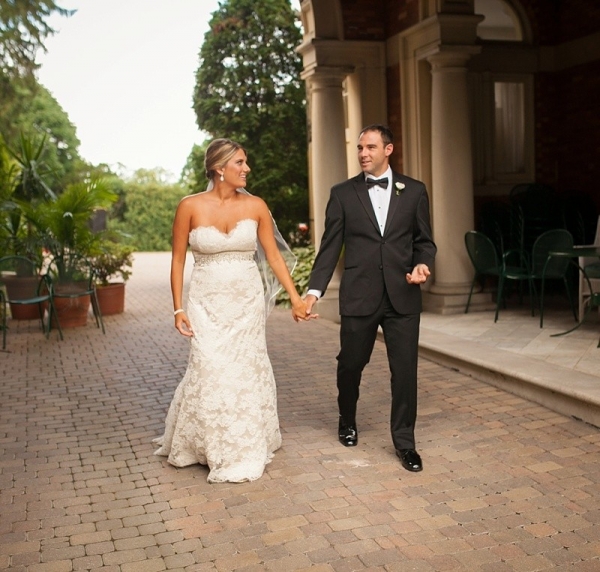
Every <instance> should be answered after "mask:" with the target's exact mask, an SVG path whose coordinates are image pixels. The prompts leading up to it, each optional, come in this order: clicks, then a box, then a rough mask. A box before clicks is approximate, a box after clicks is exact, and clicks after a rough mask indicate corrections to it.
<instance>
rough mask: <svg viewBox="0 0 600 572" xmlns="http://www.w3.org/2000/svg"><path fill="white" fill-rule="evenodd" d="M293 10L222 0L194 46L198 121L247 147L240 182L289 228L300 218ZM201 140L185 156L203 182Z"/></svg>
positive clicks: (302, 121) (303, 180)
mask: <svg viewBox="0 0 600 572" xmlns="http://www.w3.org/2000/svg"><path fill="white" fill-rule="evenodd" d="M298 24H299V20H298V16H297V14H296V13H295V12H294V11H293V10H292V8H291V6H290V2H289V0H263V1H261V2H256V1H255V0H227V1H225V2H222V3H220V4H219V8H218V10H216V11H215V12H213V14H212V18H211V21H210V30H209V32H207V33H206V35H205V38H204V43H203V45H202V48H201V50H200V65H199V68H198V70H197V73H196V88H195V92H194V98H193V100H194V109H195V111H196V116H197V121H198V126H199V127H200V129H201V130H203V131H205V132H207V133H209V134H210V135H211V136H212V137H229V138H231V139H235V140H236V141H238V142H239V143H241V144H242V145H243V146H244V147H245V148H246V149H247V151H248V157H249V164H250V166H251V168H252V173H251V174H250V179H249V186H248V190H249V191H250V192H252V193H253V194H256V195H259V196H261V197H262V198H264V199H265V200H266V201H267V203H268V205H269V207H270V209H271V211H272V213H273V216H274V217H275V220H276V221H277V223H278V226H279V227H280V229H281V230H282V232H283V233H284V234H287V235H289V234H290V233H291V232H293V230H294V228H295V227H296V226H297V224H298V223H300V222H306V220H307V219H308V174H307V161H306V111H305V90H304V84H303V82H302V80H301V79H300V72H301V69H302V63H301V60H300V57H299V56H298V54H297V53H296V51H295V50H296V47H297V46H298V45H299V44H300V41H301V32H300V28H299V26H298ZM203 159H204V153H203V149H202V148H196V149H195V150H194V152H193V153H192V157H191V159H190V160H191V161H192V163H193V165H194V170H195V171H196V181H198V185H199V187H200V189H202V188H203V187H204V185H205V181H206V179H205V177H204V169H203V165H202V161H203Z"/></svg>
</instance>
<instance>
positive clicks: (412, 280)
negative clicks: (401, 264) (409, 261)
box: [406, 264, 431, 284]
mask: <svg viewBox="0 0 600 572" xmlns="http://www.w3.org/2000/svg"><path fill="white" fill-rule="evenodd" d="M430 274H431V272H430V271H429V267H428V266H427V264H417V265H416V266H415V267H414V268H413V271H412V272H411V273H410V274H407V275H406V281H407V282H408V283H409V284H423V283H425V281H426V280H427V278H429V275H430Z"/></svg>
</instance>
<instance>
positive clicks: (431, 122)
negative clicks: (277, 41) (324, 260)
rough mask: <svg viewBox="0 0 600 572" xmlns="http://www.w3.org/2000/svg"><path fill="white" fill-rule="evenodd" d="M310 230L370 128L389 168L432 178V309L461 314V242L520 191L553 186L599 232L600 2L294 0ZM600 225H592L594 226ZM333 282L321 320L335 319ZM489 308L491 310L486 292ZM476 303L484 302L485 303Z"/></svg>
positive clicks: (464, 278) (467, 269)
mask: <svg viewBox="0 0 600 572" xmlns="http://www.w3.org/2000/svg"><path fill="white" fill-rule="evenodd" d="M299 5H300V9H301V14H302V23H303V33H304V37H303V42H302V44H301V45H300V46H299V47H298V52H299V53H300V54H301V56H302V58H303V64H304V70H303V78H304V80H305V81H306V86H307V103H308V106H307V109H308V112H307V113H308V124H309V141H308V162H309V173H310V204H311V227H312V229H313V238H314V241H315V243H316V245H317V246H318V244H319V240H320V236H321V234H322V232H323V225H324V214H325V205H326V203H327V199H328V195H329V189H330V187H331V186H332V185H333V184H335V183H337V182H339V181H341V180H343V179H346V178H348V177H349V176H352V175H354V174H356V173H357V172H358V170H359V168H358V162H357V158H356V140H357V137H358V133H359V131H360V129H361V127H363V126H365V125H367V124H370V123H385V124H387V125H388V126H389V127H390V128H391V129H392V131H393V132H394V133H395V136H396V142H395V151H394V154H393V155H392V167H393V168H394V169H396V170H398V171H400V172H402V173H404V174H406V175H409V176H411V177H414V178H417V179H420V180H422V181H424V182H425V184H426V185H427V188H428V190H429V193H430V199H431V209H432V224H433V232H434V237H435V240H436V243H437V246H438V256H437V260H436V265H435V269H434V275H433V280H432V281H431V284H429V285H428V288H427V290H426V292H425V294H424V302H425V307H426V309H428V310H430V311H437V312H441V313H454V312H460V311H463V310H464V304H465V300H466V294H467V293H468V289H469V286H470V283H471V279H472V272H473V271H472V267H471V264H470V262H469V259H468V256H467V253H466V250H465V247H464V234H465V232H466V231H468V230H471V229H473V228H476V227H477V225H478V220H479V213H480V212H481V210H482V209H483V208H484V207H485V205H486V204H489V203H493V202H497V203H501V202H508V201H509V197H510V193H511V189H513V188H514V187H515V186H516V185H520V184H525V183H533V182H535V183H539V184H543V185H545V186H547V188H551V189H553V190H555V191H556V192H557V194H558V195H560V196H561V197H562V200H564V201H566V202H567V203H569V202H571V203H572V204H573V205H575V206H576V208H578V209H579V210H580V211H582V212H581V216H580V218H582V219H583V220H584V222H585V224H586V226H587V228H586V233H585V234H586V237H589V236H590V235H591V236H592V237H593V233H594V230H595V223H596V220H597V213H598V212H599V211H600V185H599V184H598V181H599V180H600V160H599V159H600V3H598V2H596V1H594V0H299ZM592 227H593V228H592ZM336 285H337V277H334V280H333V281H332V284H331V285H330V289H329V290H328V294H327V297H326V298H327V302H326V301H325V299H324V300H323V302H321V304H322V305H323V308H320V312H321V313H323V314H325V315H330V316H331V317H335V315H337V296H336ZM480 301H481V303H482V304H485V296H484V295H483V294H481V298H480ZM476 303H477V302H476Z"/></svg>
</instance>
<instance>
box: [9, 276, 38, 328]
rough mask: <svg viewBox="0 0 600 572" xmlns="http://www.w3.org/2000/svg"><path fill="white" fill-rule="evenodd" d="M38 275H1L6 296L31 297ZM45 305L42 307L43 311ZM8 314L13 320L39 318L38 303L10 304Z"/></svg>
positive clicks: (33, 293)
mask: <svg viewBox="0 0 600 572" xmlns="http://www.w3.org/2000/svg"><path fill="white" fill-rule="evenodd" d="M39 281H40V278H39V276H3V277H2V282H4V285H5V286H6V291H7V293H8V298H9V300H10V299H13V300H19V299H23V298H33V297H34V296H35V295H36V294H37V287H38V283H39ZM44 310H45V307H44V308H43V311H44ZM10 315H11V316H12V319H13V320H39V319H40V310H39V305H38V304H10Z"/></svg>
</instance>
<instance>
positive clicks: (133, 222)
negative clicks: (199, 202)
mask: <svg viewBox="0 0 600 572" xmlns="http://www.w3.org/2000/svg"><path fill="white" fill-rule="evenodd" d="M185 194H186V191H185V189H184V188H183V187H182V186H181V185H179V184H171V183H167V182H165V171H163V170H162V169H155V170H148V169H140V170H138V171H136V172H135V174H134V176H133V177H132V178H131V179H130V180H128V181H125V182H124V184H123V189H122V196H121V201H122V204H121V206H120V207H119V218H118V219H109V222H108V228H109V230H111V231H117V232H120V233H121V234H123V235H127V236H128V239H127V244H129V245H130V246H133V247H134V248H135V250H138V251H161V250H170V249H171V226H172V224H173V217H174V216H175V210H176V208H177V205H178V203H179V201H180V200H181V199H182V198H183V197H184V196H185Z"/></svg>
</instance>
